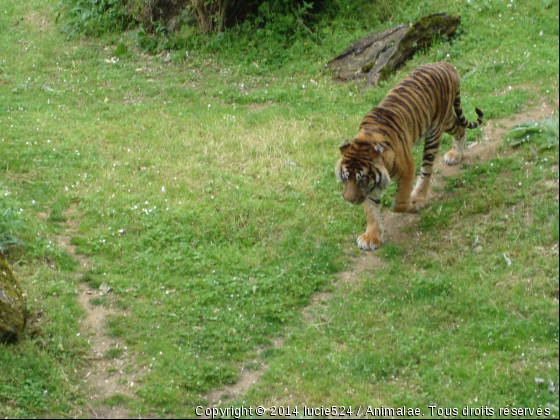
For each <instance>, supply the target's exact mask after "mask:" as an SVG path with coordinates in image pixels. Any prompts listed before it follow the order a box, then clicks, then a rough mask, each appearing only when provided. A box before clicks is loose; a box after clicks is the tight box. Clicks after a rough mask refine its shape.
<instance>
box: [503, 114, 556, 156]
mask: <svg viewBox="0 0 560 420" xmlns="http://www.w3.org/2000/svg"><path fill="white" fill-rule="evenodd" d="M507 136H508V141H509V143H508V144H509V146H510V147H516V146H520V145H522V144H523V143H527V144H529V143H530V142H531V144H533V143H534V144H536V146H538V148H539V149H541V150H542V149H550V148H551V147H558V117H545V119H544V121H542V122H534V121H528V122H524V123H522V124H518V125H517V126H515V127H514V128H512V129H511V130H509V131H508V132H507ZM510 139H511V140H510Z"/></svg>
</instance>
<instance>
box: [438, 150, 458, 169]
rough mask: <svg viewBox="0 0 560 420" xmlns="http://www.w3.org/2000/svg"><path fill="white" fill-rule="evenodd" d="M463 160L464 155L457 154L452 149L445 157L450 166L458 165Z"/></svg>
mask: <svg viewBox="0 0 560 420" xmlns="http://www.w3.org/2000/svg"><path fill="white" fill-rule="evenodd" d="M461 159H463V154H462V153H459V152H457V151H456V150H454V149H451V150H450V151H449V152H447V153H446V154H445V155H443V160H444V161H445V163H447V164H448V165H449V166H451V165H457V164H458V163H459V162H461Z"/></svg>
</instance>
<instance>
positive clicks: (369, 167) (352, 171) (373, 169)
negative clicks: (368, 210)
mask: <svg viewBox="0 0 560 420" xmlns="http://www.w3.org/2000/svg"><path fill="white" fill-rule="evenodd" d="M384 151H385V149H384V148H383V146H382V145H379V144H372V143H369V142H359V141H354V142H352V143H350V142H345V143H344V144H343V145H342V146H340V153H341V157H340V159H339V160H338V162H337V163H336V167H335V170H334V172H335V175H336V178H337V180H338V181H339V182H342V183H343V184H344V188H343V190H342V196H343V197H344V199H345V200H346V201H348V202H350V203H353V204H360V203H363V202H364V201H365V200H366V198H367V196H368V195H369V194H370V193H371V192H372V191H373V190H374V189H375V188H381V189H385V188H386V187H387V185H389V182H390V177H389V173H388V172H387V169H385V165H384V164H383V159H382V158H381V154H382V153H383V152H384Z"/></svg>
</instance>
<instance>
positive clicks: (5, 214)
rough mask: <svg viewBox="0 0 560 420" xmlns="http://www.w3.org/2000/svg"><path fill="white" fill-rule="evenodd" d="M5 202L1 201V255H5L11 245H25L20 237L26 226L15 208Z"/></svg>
mask: <svg viewBox="0 0 560 420" xmlns="http://www.w3.org/2000/svg"><path fill="white" fill-rule="evenodd" d="M4 201H5V200H0V254H1V253H4V252H5V251H6V250H7V249H8V246H9V245H24V242H23V241H22V240H21V239H20V235H21V234H22V233H23V230H24V229H25V225H24V224H23V222H22V220H21V218H20V216H19V214H18V212H17V211H16V210H15V209H14V208H13V206H11V205H8V204H6V203H5V202H4Z"/></svg>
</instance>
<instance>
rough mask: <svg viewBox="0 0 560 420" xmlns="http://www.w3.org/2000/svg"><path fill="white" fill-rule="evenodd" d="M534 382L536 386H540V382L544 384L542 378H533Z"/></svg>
mask: <svg viewBox="0 0 560 420" xmlns="http://www.w3.org/2000/svg"><path fill="white" fill-rule="evenodd" d="M535 383H536V384H537V385H538V386H541V385H542V384H544V379H543V378H535Z"/></svg>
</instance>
